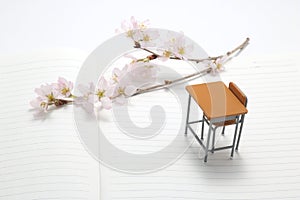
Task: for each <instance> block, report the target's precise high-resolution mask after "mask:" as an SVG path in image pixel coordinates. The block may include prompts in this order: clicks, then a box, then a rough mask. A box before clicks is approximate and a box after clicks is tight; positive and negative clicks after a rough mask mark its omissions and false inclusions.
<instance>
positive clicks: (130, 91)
mask: <svg viewBox="0 0 300 200" xmlns="http://www.w3.org/2000/svg"><path fill="white" fill-rule="evenodd" d="M136 90H137V88H136V87H135V86H133V85H129V86H127V87H126V88H125V91H124V92H125V94H126V95H127V96H131V95H133V94H134V93H135V92H136Z"/></svg>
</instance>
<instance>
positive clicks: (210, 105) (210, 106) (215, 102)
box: [186, 81, 248, 119]
mask: <svg viewBox="0 0 300 200" xmlns="http://www.w3.org/2000/svg"><path fill="white" fill-rule="evenodd" d="M186 90H187V91H188V93H189V94H190V95H191V96H192V97H193V99H194V100H195V102H196V103H197V104H198V105H199V106H200V108H201V109H202V110H203V112H204V114H205V116H206V117H207V118H208V119H213V118H219V117H229V116H236V115H240V114H246V113H247V112H248V110H247V109H246V108H245V106H244V105H243V104H242V103H241V102H240V101H239V100H238V99H237V98H236V96H235V95H234V94H233V93H232V92H231V91H230V90H229V89H228V88H227V87H226V85H225V84H224V83H223V82H222V81H218V82H212V83H204V84H198V85H189V86H186Z"/></svg>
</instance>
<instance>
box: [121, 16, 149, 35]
mask: <svg viewBox="0 0 300 200" xmlns="http://www.w3.org/2000/svg"><path fill="white" fill-rule="evenodd" d="M148 24H149V20H146V21H143V22H139V21H137V20H136V19H135V18H134V17H133V16H132V17H131V18H130V21H126V20H124V21H123V22H122V24H121V30H119V29H117V30H116V32H117V33H120V32H125V33H126V36H127V37H129V38H133V37H134V35H135V34H139V32H140V31H143V30H145V29H146V28H147V25H148Z"/></svg>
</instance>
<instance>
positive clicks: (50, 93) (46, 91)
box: [30, 84, 59, 111]
mask: <svg viewBox="0 0 300 200" xmlns="http://www.w3.org/2000/svg"><path fill="white" fill-rule="evenodd" d="M34 91H35V93H36V94H37V95H38V97H37V98H36V99H34V100H33V101H31V102H30V105H31V106H32V107H33V108H36V109H43V110H44V111H46V110H47V109H48V106H49V105H52V104H56V103H57V97H58V95H59V93H58V92H57V90H56V89H55V84H46V85H41V86H40V88H36V89H35V90H34Z"/></svg>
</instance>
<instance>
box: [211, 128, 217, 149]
mask: <svg viewBox="0 0 300 200" xmlns="http://www.w3.org/2000/svg"><path fill="white" fill-rule="evenodd" d="M216 129H217V127H214V128H213V136H212V137H213V138H212V143H211V152H212V153H214V152H215V140H216Z"/></svg>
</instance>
